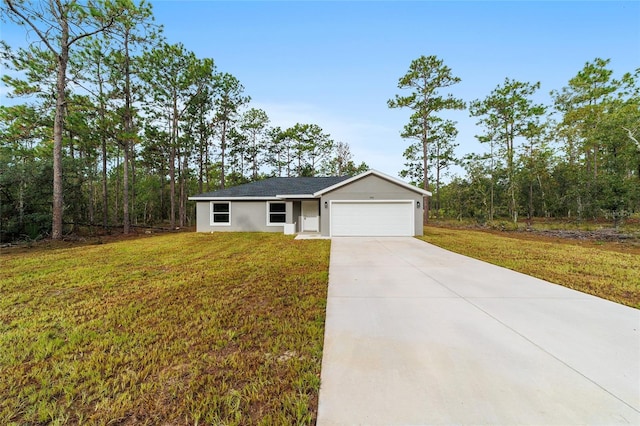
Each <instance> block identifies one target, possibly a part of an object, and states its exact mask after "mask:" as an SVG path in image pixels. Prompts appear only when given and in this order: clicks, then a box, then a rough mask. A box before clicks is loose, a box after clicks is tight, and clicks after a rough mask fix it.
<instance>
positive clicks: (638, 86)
mask: <svg viewBox="0 0 640 426" xmlns="http://www.w3.org/2000/svg"><path fill="white" fill-rule="evenodd" d="M609 63H610V60H609V59H601V58H596V59H594V60H593V61H591V62H587V63H586V64H585V66H584V67H583V68H582V69H581V70H579V71H578V73H577V74H576V75H575V76H574V77H573V78H571V79H570V80H569V81H568V83H567V85H566V86H565V87H562V88H561V89H559V90H553V91H551V92H550V95H551V99H552V103H551V104H550V105H544V104H541V103H537V102H536V101H535V99H536V95H537V93H538V92H539V91H540V90H541V83H540V82H534V83H531V82H523V81H517V80H514V79H510V78H506V79H505V80H504V81H503V82H502V83H500V84H498V85H497V86H496V88H495V89H494V90H493V91H492V92H491V93H490V94H488V95H487V96H486V97H485V98H484V99H476V100H473V101H471V102H469V103H467V102H465V101H463V100H462V99H459V98H456V97H454V96H453V95H452V94H450V93H443V91H444V90H445V89H447V88H448V87H450V86H452V85H454V84H457V83H459V82H460V79H459V78H458V77H455V76H454V75H453V73H452V70H451V69H450V68H449V67H447V66H446V65H445V64H444V63H443V61H442V60H440V59H438V58H437V57H436V56H422V57H420V58H418V59H416V60H414V61H413V62H412V63H411V65H410V67H409V70H408V72H407V74H405V75H404V76H403V77H401V78H400V79H399V81H398V88H399V89H408V90H409V94H408V95H407V96H400V95H397V96H396V97H395V98H394V99H391V100H389V101H388V106H389V107H390V108H401V107H405V108H409V109H410V110H411V111H412V115H411V117H410V120H409V123H408V124H407V125H406V126H405V128H404V130H403V132H402V133H401V135H402V137H403V138H407V139H411V140H412V143H411V144H410V145H409V147H408V148H407V149H406V150H405V152H404V158H405V160H406V163H405V166H406V167H405V168H404V169H403V170H402V171H401V172H400V175H401V176H403V177H406V178H408V179H409V180H411V182H412V183H413V184H416V185H420V186H423V187H424V188H425V189H429V190H431V191H433V193H434V197H433V200H432V209H431V215H432V216H435V217H449V218H458V219H462V218H474V219H476V220H477V221H478V222H481V223H484V222H486V221H493V220H496V219H507V220H510V221H513V222H514V223H515V222H517V221H518V220H519V218H522V217H526V219H527V221H529V222H530V221H531V220H533V218H535V217H545V218H549V217H553V218H568V219H571V220H577V221H581V220H593V219H602V218H605V219H609V220H611V221H612V222H613V223H614V224H615V225H616V226H617V225H618V224H619V223H620V222H621V221H622V220H624V219H625V218H628V217H629V216H631V215H633V214H638V213H640V141H639V140H640V68H638V69H636V70H635V71H633V72H626V73H624V74H623V75H622V76H621V77H619V78H615V77H614V72H613V70H612V69H610V68H609ZM465 108H468V111H469V114H470V116H471V117H475V118H476V119H477V125H478V128H479V130H480V132H479V134H478V135H477V136H476V139H477V141H478V142H479V143H480V144H481V148H480V149H479V151H482V153H472V154H468V155H465V156H464V157H462V158H458V157H456V155H455V148H456V147H457V146H458V144H457V143H456V142H455V141H456V136H457V134H458V131H457V129H456V124H457V123H456V122H454V121H452V120H447V119H444V118H442V115H443V114H442V113H443V112H444V111H446V110H452V109H458V110H461V109H465ZM453 165H459V166H461V167H462V168H463V170H464V171H465V175H464V176H453V178H452V179H451V180H450V181H449V182H447V183H446V184H442V177H443V176H444V175H445V174H446V173H447V171H448V170H449V169H450V168H451V166H453ZM426 214H428V212H427V213H426ZM425 220H426V217H425Z"/></svg>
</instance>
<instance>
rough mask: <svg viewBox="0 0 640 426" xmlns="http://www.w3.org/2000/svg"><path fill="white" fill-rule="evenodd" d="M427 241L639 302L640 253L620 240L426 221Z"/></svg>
mask: <svg viewBox="0 0 640 426" xmlns="http://www.w3.org/2000/svg"><path fill="white" fill-rule="evenodd" d="M422 239H423V240H424V241H427V242H429V243H432V244H435V245H437V246H439V247H442V248H445V249H447V250H451V251H454V252H456V253H460V254H463V255H466V256H470V257H474V258H476V259H480V260H484V261H486V262H489V263H493V264H495V265H499V266H503V267H506V268H509V269H513V270H515V271H519V272H522V273H525V274H527V275H531V276H534V277H538V278H541V279H544V280H547V281H550V282H553V283H556V284H560V285H563V286H565V287H569V288H572V289H575V290H578V291H582V292H585V293H589V294H593V295H596V296H599V297H602V298H605V299H608V300H612V301H614V302H618V303H623V304H625V305H628V306H632V307H635V308H640V253H638V252H636V251H635V250H633V249H629V250H626V251H621V248H620V245H619V244H616V243H600V244H593V243H588V244H585V243H582V242H571V241H565V242H559V241H557V240H554V239H551V238H545V237H536V236H535V235H528V234H523V233H506V235H505V236H503V235H498V234H497V233H492V232H483V231H475V230H469V229H447V228H437V227H431V226H430V227H425V232H424V237H422Z"/></svg>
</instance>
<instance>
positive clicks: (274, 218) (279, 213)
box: [267, 202, 287, 226]
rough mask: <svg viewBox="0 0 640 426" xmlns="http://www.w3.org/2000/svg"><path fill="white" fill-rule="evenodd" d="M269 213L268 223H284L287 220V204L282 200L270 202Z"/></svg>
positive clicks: (275, 224) (268, 204) (276, 224)
mask: <svg viewBox="0 0 640 426" xmlns="http://www.w3.org/2000/svg"><path fill="white" fill-rule="evenodd" d="M267 215H268V217H267V225H274V226H278V225H284V224H285V222H286V221H287V204H286V203H281V202H268V203H267Z"/></svg>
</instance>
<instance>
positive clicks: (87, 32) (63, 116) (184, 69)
mask: <svg viewBox="0 0 640 426" xmlns="http://www.w3.org/2000/svg"><path fill="white" fill-rule="evenodd" d="M1 11H2V14H3V15H4V16H5V17H6V18H7V19H11V20H12V21H13V22H15V23H17V24H19V25H20V26H22V27H23V28H24V30H25V34H29V35H30V37H31V38H32V39H33V40H32V43H31V44H30V45H29V46H28V47H23V48H12V47H11V46H8V45H7V44H6V43H5V42H2V44H1V45H0V55H1V59H2V64H3V66H4V67H5V68H6V69H7V70H10V71H11V72H10V73H5V75H3V76H2V80H3V83H4V84H5V86H6V87H7V88H9V89H10V96H11V97H14V98H16V103H15V104H14V105H10V106H0V141H1V142H0V241H9V240H13V239H18V238H25V237H28V238H37V237H40V236H46V235H49V236H51V237H52V238H54V239H60V238H62V237H63V235H64V234H65V233H67V232H76V231H77V230H78V229H79V227H81V226H86V225H90V226H101V227H104V228H110V227H112V226H118V227H122V229H123V230H124V232H125V233H128V232H129V231H130V228H131V227H132V226H136V225H137V226H154V225H166V226H169V227H171V228H175V227H183V226H187V225H189V224H190V223H191V222H192V220H193V214H194V212H193V209H189V208H188V207H187V198H188V196H189V195H193V194H195V193H200V192H207V191H212V190H216V189H222V188H225V187H227V186H232V185H237V184H241V183H246V182H250V181H253V180H258V179H264V178H266V177H270V176H320V175H349V174H354V173H358V172H360V171H363V170H366V169H367V165H366V164H364V163H361V164H359V165H356V164H355V162H354V159H353V156H352V154H351V151H350V148H349V145H348V144H347V143H345V142H338V141H334V140H333V139H332V138H331V135H329V134H328V133H326V132H325V131H323V129H322V128H321V127H320V126H318V125H317V124H313V123H297V124H295V125H294V126H292V127H291V128H286V129H282V128H280V127H275V126H272V125H271V124H270V120H269V116H268V114H267V112H266V111H263V110H261V109H258V108H253V107H252V106H251V103H250V101H251V98H250V96H248V95H247V94H246V93H245V89H244V87H243V85H242V83H241V82H240V81H239V80H238V79H237V78H236V77H234V76H233V75H232V74H230V73H227V72H222V71H219V70H218V69H217V68H216V65H215V63H214V60H213V59H212V58H198V57H197V56H196V55H195V54H194V53H193V52H191V51H189V50H188V49H187V48H186V47H185V46H184V45H182V44H181V43H176V44H171V43H168V42H167V41H166V39H165V38H164V37H163V35H162V27H161V26H158V25H156V24H155V22H154V18H153V13H152V8H151V5H150V4H149V3H147V2H145V1H140V2H139V3H136V2H134V1H132V0H89V1H85V2H80V1H76V0H44V1H19V0H2V6H1ZM18 100H21V101H22V102H18ZM52 183H53V185H52Z"/></svg>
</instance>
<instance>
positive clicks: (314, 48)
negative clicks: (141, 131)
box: [2, 0, 640, 176]
mask: <svg viewBox="0 0 640 426" xmlns="http://www.w3.org/2000/svg"><path fill="white" fill-rule="evenodd" d="M152 4H153V9H154V14H155V16H156V21H157V22H158V23H159V24H162V25H163V26H164V28H165V35H166V37H167V38H168V41H169V42H172V43H173V42H182V43H183V44H184V45H185V46H186V47H187V48H188V49H190V50H192V51H194V52H195V53H196V55H197V56H199V57H212V58H213V59H214V60H215V63H216V65H217V67H218V70H219V71H224V72H229V73H231V74H233V75H235V76H236V77H237V78H238V79H239V80H240V81H241V82H242V83H243V85H244V86H245V91H246V94H248V95H249V96H251V98H252V103H251V106H253V107H257V108H262V109H264V110H265V111H266V112H267V114H269V116H270V118H271V121H272V125H279V126H282V127H288V126H290V125H293V124H295V123H296V122H302V123H315V124H318V125H320V126H321V127H322V128H323V129H324V130H325V131H326V132H328V133H330V134H331V135H332V137H333V138H334V139H335V140H337V141H343V142H347V143H349V144H350V146H351V149H352V152H353V154H354V157H355V160H356V161H357V162H360V161H365V162H366V163H367V164H369V166H371V167H372V168H375V169H377V170H380V171H382V172H384V173H387V174H390V175H393V176H397V174H398V172H399V171H400V170H401V169H402V168H403V163H404V159H403V158H402V153H403V151H404V149H405V148H406V146H407V145H408V143H409V142H408V141H405V140H403V139H402V138H400V136H399V133H400V131H401V130H402V127H403V125H404V124H405V123H406V121H407V120H408V117H409V115H410V112H409V111H408V110H399V109H395V110H390V109H389V108H387V103H386V102H387V100H388V99H389V98H392V97H393V96H394V95H395V94H396V93H401V91H399V90H398V89H397V81H398V78H399V77H401V76H402V75H403V74H404V73H406V71H407V69H408V67H409V64H410V63H411V61H412V60H413V59H415V58H418V57H419V56H421V55H437V56H438V57H439V58H441V59H443V60H444V62H445V63H446V64H447V65H448V66H449V67H451V68H452V71H453V73H454V74H455V75H457V76H459V77H460V78H461V79H462V82H461V83H460V84H458V85H457V86H455V87H452V88H451V90H450V91H451V92H452V93H454V94H455V95H456V96H458V97H461V98H463V99H464V100H465V101H467V102H469V101H471V100H474V99H479V98H484V97H485V96H487V95H488V94H489V93H490V92H491V90H493V89H494V88H495V87H496V86H497V85H498V84H500V83H502V82H503V81H504V79H505V77H509V78H513V79H518V80H522V81H529V82H536V81H540V82H541V83H542V89H541V90H540V93H539V96H538V99H539V101H541V102H548V101H549V99H550V98H549V96H548V93H549V91H551V90H553V89H560V88H561V87H563V86H564V85H566V84H567V82H568V80H569V79H570V78H571V77H573V76H575V75H576V74H577V72H578V71H579V70H580V69H581V68H582V67H583V66H584V64H585V62H587V61H592V60H593V59H594V58H596V57H602V58H610V59H611V64H610V66H611V67H612V68H613V69H614V72H615V75H616V76H620V75H621V74H623V73H624V72H630V71H633V70H635V69H636V68H638V67H640V2H637V1H626V2H593V1H591V2H578V1H572V2H555V1H543V2H506V1H502V2H481V1H476V2H463V1H450V2H444V1H437V2H431V1H412V2H383V1H379V2H364V1H353V2H341V1H324V2H306V1H304V2H286V1H278V2H266V1H260V2H249V1H236V2H222V1H159V0H155V1H152ZM5 25H6V24H5ZM2 36H3V38H5V39H6V40H7V41H10V40H11V39H12V38H14V37H17V35H16V33H14V30H13V29H12V28H9V27H8V26H5V28H4V31H3V34H2ZM20 37H22V38H23V35H22V34H20ZM445 116H446V117H447V118H452V119H455V120H457V121H458V128H459V131H460V134H459V137H458V143H459V144H460V146H459V147H458V149H457V153H458V154H459V155H462V154H465V153H469V152H483V151H484V150H485V147H484V146H483V145H481V144H479V143H478V142H477V141H476V140H475V137H474V135H476V134H478V133H479V132H481V129H479V128H476V126H475V119H473V118H470V117H469V116H468V113H467V112H466V111H463V112H455V113H447V114H445Z"/></svg>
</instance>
